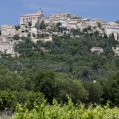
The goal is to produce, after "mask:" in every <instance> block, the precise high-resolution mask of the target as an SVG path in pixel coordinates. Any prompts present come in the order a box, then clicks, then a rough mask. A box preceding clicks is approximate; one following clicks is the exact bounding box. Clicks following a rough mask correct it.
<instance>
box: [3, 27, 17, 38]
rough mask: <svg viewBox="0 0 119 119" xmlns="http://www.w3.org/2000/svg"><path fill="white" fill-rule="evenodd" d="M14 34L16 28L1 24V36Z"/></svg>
mask: <svg viewBox="0 0 119 119" xmlns="http://www.w3.org/2000/svg"><path fill="white" fill-rule="evenodd" d="M15 34H16V29H15V27H14V26H8V25H2V27H1V36H2V37H9V36H14V35H15Z"/></svg>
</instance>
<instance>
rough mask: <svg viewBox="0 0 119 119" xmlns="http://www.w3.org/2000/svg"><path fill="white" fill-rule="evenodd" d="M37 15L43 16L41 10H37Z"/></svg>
mask: <svg viewBox="0 0 119 119" xmlns="http://www.w3.org/2000/svg"><path fill="white" fill-rule="evenodd" d="M38 14H39V15H41V16H43V11H42V10H41V8H40V9H39V10H38Z"/></svg>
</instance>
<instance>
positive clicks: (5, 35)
mask: <svg viewBox="0 0 119 119" xmlns="http://www.w3.org/2000/svg"><path fill="white" fill-rule="evenodd" d="M80 32H84V33H88V34H90V35H91V34H92V33H95V34H99V35H100V36H102V37H105V36H107V37H109V36H110V35H112V34H113V35H114V38H115V40H119V37H118V35H119V24H118V23H116V22H105V21H104V20H102V19H100V18H94V19H92V20H91V19H90V18H88V17H87V18H81V17H79V16H75V15H73V14H69V13H56V14H52V15H50V16H48V17H45V16H44V14H43V11H42V10H41V9H40V10H38V12H37V13H35V14H26V15H22V16H21V17H20V24H19V25H14V26H8V25H2V27H1V28H0V52H1V53H5V54H11V56H12V57H15V56H19V54H18V53H17V52H15V51H14V47H15V45H16V44H18V43H19V41H20V40H21V37H29V38H31V39H32V41H34V42H37V41H38V40H42V41H43V42H47V41H51V42H52V35H58V36H63V35H64V34H70V36H71V37H73V38H75V37H76V38H80V37H83V34H79V33H80ZM112 49H113V51H114V52H115V53H116V55H117V56H118V55H119V47H118V46H117V47H116V48H112ZM91 51H92V52H94V51H97V52H98V53H99V54H100V53H101V52H103V48H101V47H95V46H94V47H92V49H91Z"/></svg>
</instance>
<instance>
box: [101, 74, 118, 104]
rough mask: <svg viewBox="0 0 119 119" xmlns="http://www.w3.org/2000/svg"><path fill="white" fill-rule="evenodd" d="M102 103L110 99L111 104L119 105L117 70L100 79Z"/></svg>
mask: <svg viewBox="0 0 119 119" xmlns="http://www.w3.org/2000/svg"><path fill="white" fill-rule="evenodd" d="M102 86H103V91H104V94H103V103H106V101H110V103H111V105H113V106H115V105H116V106H119V72H118V73H116V74H113V75H111V76H109V77H108V78H107V79H105V80H103V81H102Z"/></svg>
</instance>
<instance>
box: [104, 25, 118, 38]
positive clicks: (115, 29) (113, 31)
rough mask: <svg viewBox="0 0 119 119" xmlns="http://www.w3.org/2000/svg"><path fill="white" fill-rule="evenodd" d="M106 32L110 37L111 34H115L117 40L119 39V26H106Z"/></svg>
mask: <svg viewBox="0 0 119 119" xmlns="http://www.w3.org/2000/svg"><path fill="white" fill-rule="evenodd" d="M105 34H106V35H107V36H108V37H109V36H110V35H112V34H114V37H115V40H119V38H118V36H119V27H114V26H108V27H105Z"/></svg>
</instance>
